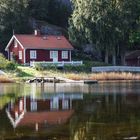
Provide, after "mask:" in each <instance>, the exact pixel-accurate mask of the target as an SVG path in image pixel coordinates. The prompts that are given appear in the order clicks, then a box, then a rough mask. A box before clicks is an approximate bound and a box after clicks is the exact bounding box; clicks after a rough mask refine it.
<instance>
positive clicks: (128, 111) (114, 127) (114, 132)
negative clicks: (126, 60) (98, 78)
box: [70, 94, 140, 140]
mask: <svg viewBox="0 0 140 140" xmlns="http://www.w3.org/2000/svg"><path fill="white" fill-rule="evenodd" d="M114 96H115V97H114ZM135 96H136V97H133V98H132V97H131V95H127V96H126V95H118V94H116V95H111V94H110V95H108V94H107V95H102V96H93V97H92V96H90V97H86V96H85V97H84V100H83V102H80V103H79V107H78V105H77V104H76V108H77V109H76V110H77V112H76V114H75V116H74V117H73V118H72V119H71V122H70V126H71V140H116V139H117V140H118V139H124V138H125V137H130V136H139V137H140V112H139V108H140V104H139V102H138V101H139V100H138V97H137V95H135ZM78 108H79V110H78ZM88 108H91V109H88ZM92 109H93V110H92Z"/></svg>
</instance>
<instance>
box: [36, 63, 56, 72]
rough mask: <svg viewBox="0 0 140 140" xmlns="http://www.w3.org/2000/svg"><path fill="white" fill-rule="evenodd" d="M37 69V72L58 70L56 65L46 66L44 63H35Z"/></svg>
mask: <svg viewBox="0 0 140 140" xmlns="http://www.w3.org/2000/svg"><path fill="white" fill-rule="evenodd" d="M35 69H36V70H39V71H41V70H57V66H56V65H55V64H46V63H43V62H40V63H39V62H38V63H35Z"/></svg>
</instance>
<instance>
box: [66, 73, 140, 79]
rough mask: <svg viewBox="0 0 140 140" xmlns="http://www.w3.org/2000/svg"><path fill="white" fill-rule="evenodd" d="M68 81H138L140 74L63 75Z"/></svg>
mask: <svg viewBox="0 0 140 140" xmlns="http://www.w3.org/2000/svg"><path fill="white" fill-rule="evenodd" d="M65 76H66V77H67V78H69V79H73V80H86V79H88V80H140V74H134V73H126V72H121V73H116V72H110V73H106V72H104V73H91V74H85V73H78V74H74V73H69V74H66V75H65Z"/></svg>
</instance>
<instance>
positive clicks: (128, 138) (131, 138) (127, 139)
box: [124, 137, 138, 140]
mask: <svg viewBox="0 0 140 140" xmlns="http://www.w3.org/2000/svg"><path fill="white" fill-rule="evenodd" d="M137 139H138V137H126V138H124V140H137Z"/></svg>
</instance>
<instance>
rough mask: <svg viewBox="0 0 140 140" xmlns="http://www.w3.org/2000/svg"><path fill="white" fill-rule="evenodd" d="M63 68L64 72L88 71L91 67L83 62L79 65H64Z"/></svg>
mask: <svg viewBox="0 0 140 140" xmlns="http://www.w3.org/2000/svg"><path fill="white" fill-rule="evenodd" d="M64 70H65V71H66V72H89V71H90V70H91V69H90V68H89V67H87V66H86V65H84V64H83V65H79V66H75V65H73V66H72V65H65V66H64Z"/></svg>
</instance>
